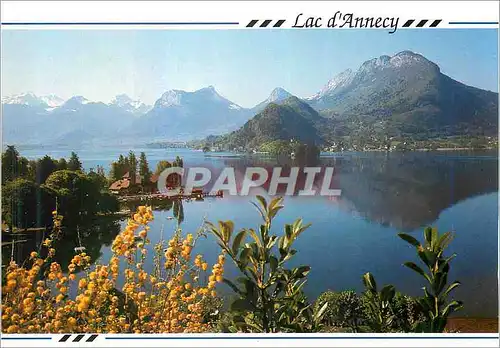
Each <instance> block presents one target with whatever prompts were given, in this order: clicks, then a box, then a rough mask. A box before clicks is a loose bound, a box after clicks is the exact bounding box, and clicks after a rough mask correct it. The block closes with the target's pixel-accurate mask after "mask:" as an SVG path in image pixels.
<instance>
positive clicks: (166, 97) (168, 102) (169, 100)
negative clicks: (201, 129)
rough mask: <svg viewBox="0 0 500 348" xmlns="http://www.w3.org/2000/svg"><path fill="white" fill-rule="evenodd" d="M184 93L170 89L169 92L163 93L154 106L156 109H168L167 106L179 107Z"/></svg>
mask: <svg viewBox="0 0 500 348" xmlns="http://www.w3.org/2000/svg"><path fill="white" fill-rule="evenodd" d="M185 93H186V92H184V91H181V90H178V89H171V90H169V91H166V92H165V93H163V94H162V95H161V97H160V99H158V100H157V101H156V103H155V106H158V107H168V106H180V105H181V102H182V96H183V95H184V94H185Z"/></svg>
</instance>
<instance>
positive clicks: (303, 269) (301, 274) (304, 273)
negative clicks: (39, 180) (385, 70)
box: [293, 266, 311, 279]
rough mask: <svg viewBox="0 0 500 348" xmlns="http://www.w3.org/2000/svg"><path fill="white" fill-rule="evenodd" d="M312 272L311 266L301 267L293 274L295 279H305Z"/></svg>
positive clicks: (295, 269)
mask: <svg viewBox="0 0 500 348" xmlns="http://www.w3.org/2000/svg"><path fill="white" fill-rule="evenodd" d="M310 271H311V267H309V266H300V267H297V268H294V270H293V274H294V277H295V278H299V279H300V278H304V277H305V276H307V274H308V273H309V272H310Z"/></svg>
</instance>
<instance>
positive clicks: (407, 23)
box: [403, 19, 415, 28]
mask: <svg viewBox="0 0 500 348" xmlns="http://www.w3.org/2000/svg"><path fill="white" fill-rule="evenodd" d="M413 22H415V20H414V19H408V20H407V21H406V22H405V24H403V28H408V27H409V26H410V25H412V24H413Z"/></svg>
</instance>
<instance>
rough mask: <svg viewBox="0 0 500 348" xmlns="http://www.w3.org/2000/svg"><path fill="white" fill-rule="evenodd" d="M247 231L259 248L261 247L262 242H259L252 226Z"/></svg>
mask: <svg viewBox="0 0 500 348" xmlns="http://www.w3.org/2000/svg"><path fill="white" fill-rule="evenodd" d="M247 231H248V233H250V236H251V237H252V238H253V240H254V241H255V243H257V245H258V246H259V248H262V242H261V240H260V238H259V237H258V236H257V233H256V232H255V230H254V229H253V228H250V229H249V230H247Z"/></svg>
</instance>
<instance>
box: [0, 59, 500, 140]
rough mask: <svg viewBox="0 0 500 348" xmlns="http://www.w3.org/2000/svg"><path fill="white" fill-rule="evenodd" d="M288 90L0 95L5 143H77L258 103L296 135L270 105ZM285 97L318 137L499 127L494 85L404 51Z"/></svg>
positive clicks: (293, 124)
mask: <svg viewBox="0 0 500 348" xmlns="http://www.w3.org/2000/svg"><path fill="white" fill-rule="evenodd" d="M235 83H236V82H235ZM290 97H292V94H290V93H289V92H287V91H285V90H284V89H282V88H279V87H278V88H276V89H274V90H273V91H272V92H271V94H270V96H269V97H268V98H267V99H266V100H264V101H262V102H261V103H259V104H258V105H256V106H255V107H253V108H243V107H241V106H239V105H237V104H236V103H233V102H231V101H230V100H228V99H227V98H225V97H223V96H222V95H221V94H220V93H219V92H218V91H217V90H216V89H215V88H214V87H213V86H209V87H205V88H202V89H199V90H197V91H194V92H186V91H182V90H169V91H166V92H165V93H163V94H162V95H161V97H160V98H159V99H158V100H157V101H156V102H155V103H154V105H152V106H148V105H145V104H144V103H142V102H140V101H137V100H132V99H131V98H130V97H128V96H126V95H123V94H122V95H118V96H116V97H115V98H114V100H113V101H111V102H110V103H102V102H92V101H89V100H87V99H86V98H84V97H83V96H74V97H72V98H70V99H69V100H66V101H64V100H62V99H61V98H59V97H57V96H55V95H49V96H36V95H34V94H33V93H25V94H22V95H17V96H10V97H4V98H2V119H3V120H2V121H3V134H2V135H3V142H4V143H15V144H67V145H82V144H85V143H87V142H94V141H97V142H100V141H105V142H124V141H125V140H127V139H133V140H134V141H148V142H149V141H154V140H190V139H196V138H202V137H205V136H208V135H218V134H224V133H228V132H231V131H235V130H237V129H238V128H240V127H242V126H243V125H245V123H246V122H247V121H249V119H251V118H252V117H253V116H255V115H258V114H260V113H262V112H263V111H265V110H266V107H268V106H269V105H270V104H272V105H273V106H271V108H273V110H274V111H272V110H271V111H269V112H267V111H266V112H267V113H268V114H269V115H267V116H270V115H271V114H273V115H274V116H276V117H274V118H272V117H271V118H272V119H273V120H274V121H278V120H279V122H278V123H277V124H278V125H281V126H284V127H285V129H288V130H290V129H294V131H293V132H292V133H294V132H295V130H299V129H304V134H302V133H300V131H299V133H300V134H298V135H299V136H306V134H309V135H310V134H312V133H311V132H312V130H311V129H309V128H308V127H307V126H306V123H307V124H310V123H311V122H312V121H311V120H309V121H307V122H305V123H303V120H299V119H298V118H297V115H295V111H296V110H295V111H294V112H290V110H285V109H286V108H285V109H283V110H277V109H276V106H275V105H279V104H283V103H285V102H286V101H288V103H290V101H289V99H290ZM305 103H307V104H308V105H307V104H305ZM292 104H294V107H298V108H299V109H301V110H305V109H306V108H310V109H311V110H312V111H314V113H315V114H317V117H319V118H318V119H316V121H314V122H313V123H314V124H316V126H315V127H316V128H315V130H314V133H315V134H316V135H317V137H316V135H315V137H316V138H317V139H321V140H325V138H329V137H331V136H336V135H345V134H349V132H353V131H356V130H357V129H359V128H360V127H366V126H367V125H368V126H369V127H372V128H379V129H384V131H386V132H387V133H388V134H420V133H426V134H431V135H432V134H433V132H438V133H440V134H447V135H456V134H468V133H470V132H473V133H477V134H497V130H498V118H497V115H498V93H494V92H490V91H486V90H481V89H478V88H475V87H471V86H467V85H464V84H462V83H460V82H458V81H455V80H453V79H452V78H450V77H448V76H446V75H444V74H442V73H441V71H440V68H439V67H438V65H436V64H435V63H433V62H431V61H429V60H428V59H426V58H425V57H423V56H422V55H419V54H416V53H413V52H410V51H403V52H400V53H398V54H396V55H394V56H392V57H390V56H381V57H379V58H374V59H371V60H368V61H366V62H365V63H363V64H362V65H361V67H360V68H359V69H358V70H357V71H352V70H350V69H348V70H346V71H344V72H342V73H340V74H338V75H337V76H335V77H334V78H332V79H331V80H330V81H328V83H327V84H326V85H325V86H324V87H322V88H321V89H320V90H319V91H318V92H317V93H316V94H314V95H312V96H310V97H306V98H303V99H302V100H301V101H299V100H298V99H297V98H292ZM288 107H290V105H288ZM278 109H279V108H278ZM292 114H293V115H292ZM304 115H309V116H311V112H310V110H308V112H305V113H303V114H302V115H300V112H299V116H300V117H304ZM267 116H266V117H262V116H260V117H258V118H257V116H256V120H255V121H254V122H253V123H252V124H253V125H254V126H251V125H250V126H247V130H246V131H245V132H246V133H245V134H249V133H248V132H247V131H248V128H252V127H254V130H255V124H260V125H262V122H263V121H262V120H261V121H259V119H262V118H263V119H266V118H267ZM314 117H315V118H316V116H314ZM288 120H289V121H290V124H288ZM266 122H267V121H266ZM283 122H284V123H283ZM318 125H319V126H318ZM288 126H290V127H288ZM302 126H303V127H302ZM259 127H260V126H259ZM297 127H298V128H297ZM259 129H260V128H259ZM310 131H311V132H310ZM278 133H280V132H278ZM280 134H281V135H283V133H280ZM295 136H297V134H295Z"/></svg>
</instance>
